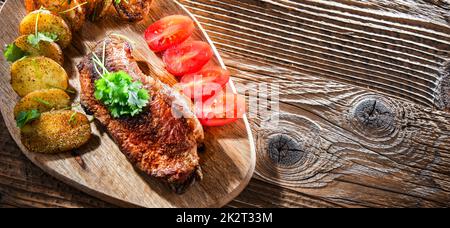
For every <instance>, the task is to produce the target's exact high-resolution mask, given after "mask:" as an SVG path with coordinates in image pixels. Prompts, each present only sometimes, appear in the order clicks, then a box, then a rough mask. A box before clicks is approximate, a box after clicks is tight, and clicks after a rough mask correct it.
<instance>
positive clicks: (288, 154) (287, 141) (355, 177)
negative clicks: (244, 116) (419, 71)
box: [223, 51, 450, 207]
mask: <svg viewBox="0 0 450 228" xmlns="http://www.w3.org/2000/svg"><path fill="white" fill-rule="evenodd" d="M223 55H224V57H225V59H227V61H226V64H227V65H228V66H229V67H230V68H231V69H232V70H233V74H234V75H239V76H240V77H241V76H242V78H241V82H242V83H248V82H249V81H265V82H272V83H276V84H278V85H280V87H281V88H280V91H282V94H281V95H280V101H281V104H280V110H281V112H280V114H279V115H278V117H279V118H280V123H279V124H278V125H276V124H275V125H273V126H272V124H271V122H270V121H268V120H267V113H260V114H259V115H258V116H257V118H254V119H252V121H253V122H252V126H253V130H254V132H255V133H254V134H255V138H256V139H255V140H256V143H257V148H258V149H257V151H258V156H257V167H256V170H257V171H256V173H257V175H256V177H255V178H256V179H258V180H261V181H264V182H269V183H272V184H274V185H277V186H281V187H284V188H287V189H290V190H294V191H298V192H300V193H302V194H307V195H309V196H312V197H318V198H319V199H322V200H329V201H331V202H334V203H342V204H344V205H347V206H357V207H380V206H382V207H389V206H392V205H395V206H402V207H414V206H429V207H432V206H446V205H448V204H449V203H450V195H449V192H450V178H449V176H450V125H449V124H448V123H449V122H450V114H449V113H446V112H441V111H434V110H432V109H431V108H424V107H422V106H419V105H416V104H413V103H410V102H407V101H403V100H401V99H396V98H391V97H387V96H384V95H380V94H377V93H374V92H370V91H366V90H362V89H358V88H356V87H353V86H349V85H343V84H340V83H336V82H332V81H329V80H326V79H320V78H316V77H313V76H306V75H300V74H295V73H293V72H292V71H290V70H289V69H288V68H282V67H280V66H276V65H268V64H267V62H265V61H263V60H260V61H259V60H257V59H256V58H254V57H253V58H251V59H249V58H244V57H242V56H240V55H239V54H235V53H231V52H226V51H225V52H224V53H223ZM292 81H295V83H292ZM277 143H278V144H277ZM280 143H281V145H280ZM271 153H278V157H276V158H277V159H275V161H274V159H273V158H274V156H273V155H272V154H271ZM275 155H277V154H275Z"/></svg>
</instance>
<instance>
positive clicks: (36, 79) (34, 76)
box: [11, 56, 69, 97]
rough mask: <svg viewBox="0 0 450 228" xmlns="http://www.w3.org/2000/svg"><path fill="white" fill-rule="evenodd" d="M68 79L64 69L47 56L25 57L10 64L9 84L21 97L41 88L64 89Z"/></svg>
mask: <svg viewBox="0 0 450 228" xmlns="http://www.w3.org/2000/svg"><path fill="white" fill-rule="evenodd" d="M68 80H69V78H68V76H67V73H66V71H65V70H64V69H63V68H62V67H61V66H60V65H59V64H58V63H57V62H55V61H54V60H52V59H50V58H47V57H43V56H39V57H26V58H23V59H21V60H18V61H16V62H14V63H13V64H12V65H11V85H12V87H13V89H14V91H16V92H17V94H19V96H21V97H24V96H26V95H27V94H29V93H31V92H33V91H36V90H42V89H52V88H58V89H63V90H65V89H67V87H68V84H69V82H68Z"/></svg>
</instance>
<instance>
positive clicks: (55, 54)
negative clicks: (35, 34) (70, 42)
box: [14, 35, 64, 66]
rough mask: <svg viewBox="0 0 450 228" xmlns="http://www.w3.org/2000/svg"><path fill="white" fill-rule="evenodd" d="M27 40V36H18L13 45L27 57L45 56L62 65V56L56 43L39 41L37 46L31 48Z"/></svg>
mask: <svg viewBox="0 0 450 228" xmlns="http://www.w3.org/2000/svg"><path fill="white" fill-rule="evenodd" d="M27 39H28V36H27V35H23V36H20V37H19V38H17V39H16V40H15V41H14V44H16V46H17V47H18V48H20V49H21V50H22V51H24V52H27V53H28V56H45V57H48V58H51V59H53V60H55V61H56V62H57V63H58V64H59V65H61V66H62V65H63V63H64V55H63V52H62V50H61V48H60V47H59V45H58V44H57V43H54V42H47V41H40V42H39V44H38V45H37V46H33V45H31V44H30V43H29V42H28V41H27Z"/></svg>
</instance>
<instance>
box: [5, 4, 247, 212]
mask: <svg viewBox="0 0 450 228" xmlns="http://www.w3.org/2000/svg"><path fill="white" fill-rule="evenodd" d="M153 5H154V8H153V10H152V11H151V12H150V14H149V15H150V17H148V19H146V20H145V21H142V22H140V23H138V24H135V25H131V24H128V23H125V22H123V21H121V20H119V19H118V18H115V17H112V16H111V18H108V19H105V20H103V21H100V22H98V23H96V24H94V23H86V24H85V25H84V27H83V28H82V30H81V31H80V32H79V33H78V34H77V35H75V36H74V38H73V40H72V45H71V46H70V47H69V48H67V49H65V50H64V54H65V59H66V60H67V61H66V62H67V63H66V64H65V69H66V70H67V71H68V73H69V75H71V78H70V85H71V86H72V87H73V88H74V89H75V90H76V91H80V86H79V80H78V74H77V70H76V64H77V63H79V62H80V61H81V58H82V57H83V56H85V55H86V54H88V52H89V50H92V48H93V47H94V46H95V45H96V43H97V42H98V41H100V40H102V39H103V38H104V37H105V36H106V35H107V34H111V33H116V34H123V35H126V36H127V37H128V38H129V39H131V40H133V41H134V44H133V45H134V46H135V50H134V51H135V55H136V56H138V58H143V60H147V61H149V64H150V65H151V67H150V69H151V71H150V73H151V75H152V76H154V77H156V78H161V79H165V78H173V76H171V75H169V74H168V73H167V72H166V70H165V69H164V64H163V63H162V60H161V59H160V58H159V57H158V56H156V55H155V54H154V53H152V52H150V51H149V50H148V47H147V45H146V43H145V40H144V38H143V36H142V34H143V31H144V30H145V29H146V27H147V26H148V25H149V24H151V23H152V22H153V21H155V20H157V19H160V18H162V17H164V16H167V15H172V14H185V15H188V16H190V15H189V13H188V12H187V11H186V10H185V9H184V8H182V6H181V5H179V3H177V2H175V1H166V0H156V1H154V2H153ZM24 15H25V8H24V5H23V2H22V1H6V2H5V7H3V9H2V11H1V16H2V17H3V18H7V20H2V22H1V26H2V27H8V28H13V29H10V30H2V32H0V33H1V35H0V37H1V38H0V45H1V46H4V45H6V44H8V43H10V42H12V41H14V39H15V37H16V36H17V34H18V31H17V28H18V25H19V23H20V21H21V19H22V18H23V17H24ZM14 28H16V29H14ZM193 39H196V40H205V41H207V42H210V41H209V40H208V38H207V37H206V36H205V34H204V33H203V32H202V30H201V28H200V27H199V28H198V29H197V31H196V32H195V33H194V35H193ZM213 49H214V47H213ZM214 62H215V63H216V64H219V65H222V66H223V67H224V65H223V62H222V60H221V58H220V56H219V54H218V53H217V52H215V58H214ZM9 68H10V64H9V63H8V62H6V61H2V62H1V63H0V69H1V72H2V76H1V78H0V84H1V88H0V95H1V99H0V104H1V111H2V114H3V117H4V119H5V123H6V126H7V128H8V130H9V131H10V133H11V135H12V137H13V139H14V140H15V141H16V142H17V143H18V145H19V148H21V149H22V151H23V152H24V154H25V155H26V157H28V158H29V159H30V160H31V161H32V162H33V163H35V164H36V165H37V166H39V167H40V168H42V169H43V170H44V171H46V172H47V173H49V174H50V175H52V176H54V177H56V178H57V179H60V180H62V181H64V182H65V183H68V184H69V185H72V186H74V187H76V188H78V189H80V190H82V191H84V192H87V193H89V194H91V195H94V196H96V197H99V198H101V199H103V200H105V201H108V202H111V203H114V204H118V205H121V206H142V207H221V206H223V205H225V204H226V203H228V202H229V201H231V200H232V199H233V198H234V197H236V196H237V195H238V194H239V193H240V192H241V191H242V190H243V189H244V187H245V186H246V185H247V184H248V181H249V180H250V178H251V176H252V174H253V171H254V167H255V151H254V145H253V136H252V135H251V133H252V132H251V131H250V128H249V125H248V121H247V119H246V118H244V119H241V120H239V121H237V122H236V123H233V124H231V125H227V126H225V127H220V128H206V129H205V141H204V142H203V144H204V150H203V152H202V153H200V154H199V155H200V157H201V167H202V171H203V173H204V178H203V180H202V181H200V182H197V183H195V184H194V185H193V186H192V187H190V188H189V190H188V191H187V192H186V193H184V194H182V195H177V194H175V193H173V192H172V191H171V190H170V189H169V188H168V187H167V186H164V185H163V184H162V183H160V182H158V181H156V180H154V179H151V178H148V176H146V175H141V174H140V173H138V172H137V171H136V170H135V169H134V168H133V166H132V165H131V164H130V163H129V162H128V161H127V159H126V158H125V156H124V155H123V154H122V153H121V152H120V150H119V149H118V147H117V145H116V144H115V143H114V142H113V140H112V139H111V138H110V137H109V136H108V135H107V134H106V133H105V132H104V130H103V128H102V127H101V126H99V125H98V124H97V123H95V125H94V124H93V125H92V127H93V137H92V140H91V141H90V142H88V144H86V145H85V146H83V147H82V148H80V149H78V150H77V151H76V154H78V155H80V156H81V158H79V157H77V156H74V155H73V154H70V153H63V154H57V155H47V154H37V153H31V152H29V151H28V150H27V149H26V148H25V147H24V146H23V145H22V143H21V141H20V131H19V129H18V128H17V127H16V126H15V125H16V124H15V120H14V118H13V112H12V110H13V108H14V105H15V102H11V101H17V100H18V99H19V98H18V96H17V95H16V94H15V93H14V91H13V90H12V88H11V86H10V83H9ZM165 81H167V80H165ZM230 87H233V83H230ZM75 101H79V96H77V97H76V98H75Z"/></svg>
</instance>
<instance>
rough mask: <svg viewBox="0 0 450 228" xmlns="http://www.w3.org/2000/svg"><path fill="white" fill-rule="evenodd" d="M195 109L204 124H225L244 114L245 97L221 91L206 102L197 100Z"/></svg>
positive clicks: (211, 125)
mask: <svg viewBox="0 0 450 228" xmlns="http://www.w3.org/2000/svg"><path fill="white" fill-rule="evenodd" d="M195 111H196V114H197V117H198V119H199V120H200V123H201V124H202V125H203V126H206V127H218V126H223V125H226V124H230V123H233V122H235V121H236V120H237V119H239V118H242V117H243V116H244V114H245V99H244V98H243V97H242V96H240V95H238V94H234V93H220V94H219V95H217V96H215V97H212V98H210V99H208V100H206V101H205V102H196V103H195Z"/></svg>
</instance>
